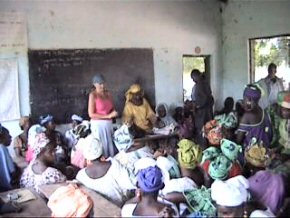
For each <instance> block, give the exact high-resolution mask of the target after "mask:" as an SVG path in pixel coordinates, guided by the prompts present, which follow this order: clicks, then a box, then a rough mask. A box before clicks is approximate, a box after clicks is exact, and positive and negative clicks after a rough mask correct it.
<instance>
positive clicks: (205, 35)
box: [0, 0, 290, 214]
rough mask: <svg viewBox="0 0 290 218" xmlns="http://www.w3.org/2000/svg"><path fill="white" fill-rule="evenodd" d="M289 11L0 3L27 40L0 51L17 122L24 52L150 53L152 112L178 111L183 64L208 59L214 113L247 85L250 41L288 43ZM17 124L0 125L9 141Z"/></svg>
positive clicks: (223, 3)
mask: <svg viewBox="0 0 290 218" xmlns="http://www.w3.org/2000/svg"><path fill="white" fill-rule="evenodd" d="M289 11H290V1H289V0H148V1H147V0H0V14H1V13H2V14H5V13H9V14H11V13H17V14H20V15H21V16H23V17H24V18H25V22H26V23H25V26H26V33H27V35H26V36H25V37H27V39H26V40H27V47H26V48H25V49H22V50H20V51H18V52H15V51H9V50H8V51H6V50H5V49H2V50H0V58H1V59H7V58H12V59H16V60H17V67H18V90H19V92H18V95H19V96H18V97H19V99H15V101H17V102H18V105H19V115H20V116H26V115H30V114H31V107H32V105H31V96H32V95H33V93H31V90H30V87H31V84H30V82H31V80H30V79H31V78H29V72H30V68H29V55H28V51H33V50H57V49H101V50H106V49H108V50H115V49H150V50H152V52H153V53H152V55H153V56H152V57H153V59H152V60H153V72H152V74H153V76H154V79H153V81H154V84H152V86H153V87H154V91H155V92H154V93H153V95H154V97H153V99H154V105H157V104H158V103H161V102H165V103H167V105H169V106H170V108H172V109H173V108H175V107H176V106H179V105H183V103H184V90H183V89H184V87H183V85H184V83H183V82H184V81H183V79H184V78H183V70H184V69H183V68H184V65H183V57H185V56H192V57H207V58H208V59H207V71H208V73H209V78H210V86H211V89H212V94H213V97H214V99H215V105H214V107H215V109H216V110H219V109H221V108H222V106H223V102H224V99H225V98H226V97H228V96H231V97H233V98H234V100H238V99H242V98H243V90H244V87H245V85H246V84H248V83H250V82H251V80H252V78H251V74H250V68H251V61H250V60H251V58H250V55H251V54H250V53H251V52H250V51H251V50H250V43H249V40H250V39H254V38H263V37H272V36H281V35H288V34H289V35H290V22H289V20H290V13H289ZM1 32H2V33H3V32H5V30H4V31H3V30H0V36H1ZM0 39H1V38H0ZM114 70H116V74H117V73H118V69H114ZM132 70H134V69H132ZM138 71H140V72H142V69H138ZM111 79H112V78H111ZM89 80H91V78H88V81H89ZM60 83H66V81H61V82H60ZM126 88H128V87H126ZM124 89H125V88H124ZM124 94H125V93H124ZM114 101H118V99H114ZM1 104H2V103H1ZM121 112H122V111H120V113H121ZM19 118H20V117H19ZM19 118H18V119H13V120H3V121H1V124H2V125H3V126H4V127H6V128H7V129H8V130H9V132H10V135H11V136H12V137H15V136H17V135H19V134H20V133H21V129H20V127H19ZM58 124H59V126H58V128H59V129H60V130H63V129H67V126H66V123H58ZM108 205H109V204H108ZM108 207H109V206H108ZM112 207H113V209H112V210H118V209H116V208H114V206H112ZM118 212H119V211H118ZM118 212H117V213H118ZM104 214H105V212H104Z"/></svg>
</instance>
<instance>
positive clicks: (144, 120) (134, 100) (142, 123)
mask: <svg viewBox="0 0 290 218" xmlns="http://www.w3.org/2000/svg"><path fill="white" fill-rule="evenodd" d="M122 119H123V122H124V123H129V124H130V125H131V124H135V125H136V126H137V127H138V128H140V129H142V130H144V131H146V132H152V128H153V126H154V125H155V122H156V115H155V113H154V112H153V110H152V108H151V106H150V105H149V103H148V101H147V100H146V99H145V98H144V91H143V89H142V88H141V86H140V85H138V84H133V85H131V86H130V88H129V90H128V91H127V92H126V103H125V107H124V110H123V117H122Z"/></svg>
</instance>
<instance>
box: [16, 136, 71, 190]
mask: <svg viewBox="0 0 290 218" xmlns="http://www.w3.org/2000/svg"><path fill="white" fill-rule="evenodd" d="M31 146H32V149H33V152H34V155H35V157H36V158H35V159H34V160H32V161H31V162H30V164H29V165H28V166H27V167H26V168H25V170H24V172H23V174H22V176H21V179H20V186H21V187H26V188H30V187H31V188H33V189H34V190H36V191H37V192H39V186H40V185H45V184H54V183H59V182H64V181H66V177H65V176H64V175H63V174H62V173H61V172H60V171H59V170H57V169H56V168H54V167H53V164H54V162H55V142H49V140H48V138H47V137H46V136H45V134H44V133H39V134H37V135H36V138H35V141H34V144H33V145H31Z"/></svg>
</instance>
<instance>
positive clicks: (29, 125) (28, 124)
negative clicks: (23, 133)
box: [22, 119, 31, 130]
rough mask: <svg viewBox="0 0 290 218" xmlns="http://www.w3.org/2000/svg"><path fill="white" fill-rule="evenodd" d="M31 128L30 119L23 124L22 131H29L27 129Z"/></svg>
mask: <svg viewBox="0 0 290 218" xmlns="http://www.w3.org/2000/svg"><path fill="white" fill-rule="evenodd" d="M30 127H31V120H30V119H28V120H27V121H26V122H25V123H24V125H23V127H22V128H23V129H24V130H29V128H30Z"/></svg>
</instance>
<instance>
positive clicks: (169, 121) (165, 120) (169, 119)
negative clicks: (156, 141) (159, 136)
mask: <svg viewBox="0 0 290 218" xmlns="http://www.w3.org/2000/svg"><path fill="white" fill-rule="evenodd" d="M161 106H164V108H165V111H166V115H165V117H159V114H158V108H159V107H161ZM155 111H156V115H157V116H158V117H159V118H160V119H161V121H162V122H163V123H164V124H165V126H169V125H171V124H173V125H174V126H176V125H177V123H176V121H175V120H174V119H173V117H172V116H171V114H170V113H169V110H168V106H167V104H165V103H160V104H158V105H157V106H156V108H155Z"/></svg>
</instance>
